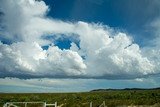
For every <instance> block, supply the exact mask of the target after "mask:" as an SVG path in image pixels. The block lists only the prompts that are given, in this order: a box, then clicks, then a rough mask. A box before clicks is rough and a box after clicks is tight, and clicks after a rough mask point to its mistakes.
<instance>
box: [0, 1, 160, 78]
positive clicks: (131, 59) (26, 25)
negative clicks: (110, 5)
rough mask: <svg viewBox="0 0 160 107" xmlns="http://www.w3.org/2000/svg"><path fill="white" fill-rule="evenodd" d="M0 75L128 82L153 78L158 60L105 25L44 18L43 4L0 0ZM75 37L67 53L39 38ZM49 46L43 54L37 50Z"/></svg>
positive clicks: (39, 2) (156, 70)
mask: <svg viewBox="0 0 160 107" xmlns="http://www.w3.org/2000/svg"><path fill="white" fill-rule="evenodd" d="M0 6H1V8H0V11H2V13H3V15H2V16H1V18H2V22H1V24H0V26H1V28H2V31H1V32H2V35H1V38H5V39H7V40H10V41H12V44H3V42H1V43H0V74H1V75H0V77H18V78H44V77H46V78H105V79H131V78H137V77H139V78H140V77H144V76H149V75H153V74H158V73H160V71H159V70H158V66H159V64H157V63H159V62H160V60H156V59H153V58H151V57H155V56H157V53H154V54H152V55H151V56H150V57H149V55H148V54H145V51H144V50H145V49H144V50H143V51H142V49H140V47H139V46H138V44H136V43H134V41H133V39H132V38H131V37H130V36H129V35H127V34H125V33H122V32H118V31H116V30H114V29H112V28H109V27H108V26H104V25H101V24H95V23H86V22H82V21H79V22H75V23H72V22H64V21H61V20H55V19H51V18H48V17H47V16H46V14H47V12H48V11H49V7H48V6H47V5H46V4H45V2H44V1H35V0H2V1H1V4H0ZM61 34H64V35H67V36H68V38H72V36H73V35H74V36H75V35H76V38H78V39H79V41H80V42H79V44H78V45H79V46H77V44H76V43H74V41H72V43H71V47H70V49H66V50H61V49H60V48H58V47H57V46H55V45H54V43H53V41H52V40H49V39H44V38H43V37H45V36H48V35H51V36H52V35H53V36H54V37H55V36H56V37H59V35H61ZM44 45H49V48H48V49H47V50H44V49H43V48H42V46H44Z"/></svg>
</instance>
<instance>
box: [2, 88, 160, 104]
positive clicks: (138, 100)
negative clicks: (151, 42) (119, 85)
mask: <svg viewBox="0 0 160 107" xmlns="http://www.w3.org/2000/svg"><path fill="white" fill-rule="evenodd" d="M13 101H21V102H23V101H45V102H47V103H54V102H56V101H57V102H58V105H61V104H63V105H64V106H63V107H89V102H91V101H92V102H93V107H98V106H99V105H100V104H101V103H102V102H103V101H105V102H106V105H107V106H108V107H115V106H117V105H154V104H157V105H158V106H157V107H160V90H117V91H113V90H112V91H102V92H84V93H28V94H17V93H16V94H4V93H1V94H0V107H2V105H3V104H4V103H5V102H13ZM33 107H36V106H33Z"/></svg>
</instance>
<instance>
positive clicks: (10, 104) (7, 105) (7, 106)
mask: <svg viewBox="0 0 160 107" xmlns="http://www.w3.org/2000/svg"><path fill="white" fill-rule="evenodd" d="M18 104H23V105H24V107H27V105H28V104H42V105H43V107H48V106H52V107H57V102H55V103H53V104H47V103H46V102H7V103H5V104H4V105H3V107H19V106H17V105H18Z"/></svg>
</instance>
